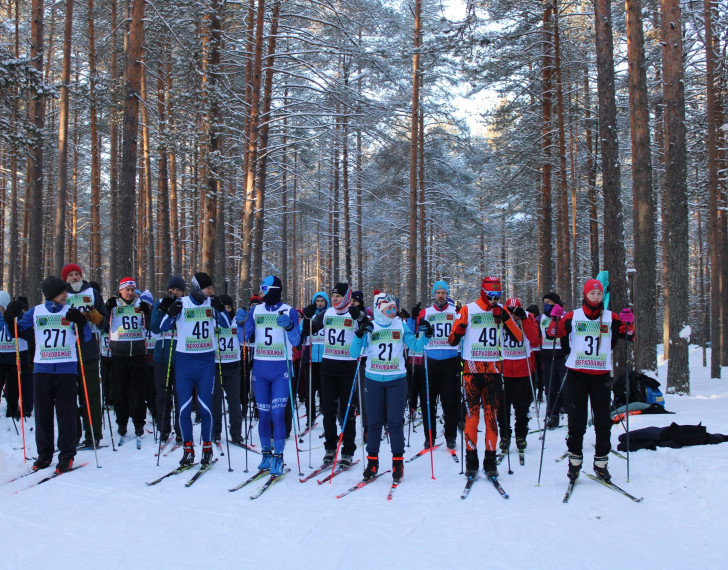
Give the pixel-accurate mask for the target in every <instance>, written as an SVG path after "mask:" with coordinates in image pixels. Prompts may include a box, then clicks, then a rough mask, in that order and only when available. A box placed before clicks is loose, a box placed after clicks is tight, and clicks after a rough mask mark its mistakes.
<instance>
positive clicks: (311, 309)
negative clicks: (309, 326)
mask: <svg viewBox="0 0 728 570" xmlns="http://www.w3.org/2000/svg"><path fill="white" fill-rule="evenodd" d="M315 314H316V304H315V303H311V304H310V305H309V306H308V307H306V308H305V309H303V316H304V317H306V318H307V319H311V318H313V316H314V315H315Z"/></svg>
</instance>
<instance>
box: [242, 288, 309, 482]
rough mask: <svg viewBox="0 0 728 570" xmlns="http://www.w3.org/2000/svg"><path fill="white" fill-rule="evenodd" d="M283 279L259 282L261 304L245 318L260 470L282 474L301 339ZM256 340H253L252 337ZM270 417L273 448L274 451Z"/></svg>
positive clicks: (245, 335) (296, 315) (272, 473)
mask: <svg viewBox="0 0 728 570" xmlns="http://www.w3.org/2000/svg"><path fill="white" fill-rule="evenodd" d="M281 294H282V285H281V280H280V279H279V278H278V277H276V276H274V275H268V276H267V277H266V278H265V279H263V283H261V285H260V298H261V300H262V301H263V302H262V303H261V304H259V305H256V306H255V307H254V308H253V307H251V309H250V312H249V313H248V318H247V320H246V321H245V332H244V337H243V338H244V339H245V341H246V342H254V343H255V361H254V362H253V371H252V377H253V389H254V391H255V402H256V405H257V407H258V417H259V421H258V436H259V437H260V447H261V451H262V453H263V459H262V461H261V462H260V465H258V469H270V473H271V475H281V474H282V473H283V451H284V448H285V445H286V406H287V405H288V400H289V397H290V392H291V386H290V385H289V383H290V382H291V381H292V380H293V379H292V378H290V375H289V370H292V359H293V347H294V346H297V345H298V344H299V343H300V342H301V333H300V330H299V328H298V312H297V311H296V309H294V308H293V307H291V306H290V305H287V304H285V303H283V302H282V301H281ZM253 339H254V340H253ZM271 419H272V420H273V449H272V450H271V429H270V427H271Z"/></svg>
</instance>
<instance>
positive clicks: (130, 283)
mask: <svg viewBox="0 0 728 570" xmlns="http://www.w3.org/2000/svg"><path fill="white" fill-rule="evenodd" d="M127 287H134V289H136V281H134V279H132V278H131V277H124V278H123V279H122V280H121V281H119V291H121V290H123V289H126V288H127Z"/></svg>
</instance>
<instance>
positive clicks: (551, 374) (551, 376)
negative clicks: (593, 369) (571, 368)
mask: <svg viewBox="0 0 728 570" xmlns="http://www.w3.org/2000/svg"><path fill="white" fill-rule="evenodd" d="M556 328H557V331H558V322H557V323H556ZM557 338H558V337H557V336H556V335H554V343H553V345H552V346H551V367H550V370H549V393H548V396H547V399H546V410H547V412H548V409H549V406H548V401H549V400H551V388H552V387H553V383H554V362H556V339H557ZM564 380H566V377H565V376H564ZM561 385H562V386H563V382H562V384H561ZM559 394H561V389H559ZM553 402H554V406H555V405H556V402H558V397H557V398H556V399H555V400H553ZM551 412H553V410H551ZM548 415H549V414H548V413H547V414H546V416H548ZM547 424H548V421H547V420H546V418H544V421H543V433H542V434H541V460H540V461H539V463H538V483H537V484H536V487H540V486H541V469H542V468H543V451H544V448H545V447H546V425H547Z"/></svg>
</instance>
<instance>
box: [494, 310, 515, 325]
mask: <svg viewBox="0 0 728 570" xmlns="http://www.w3.org/2000/svg"><path fill="white" fill-rule="evenodd" d="M493 318H494V319H495V324H497V325H499V324H501V323H505V322H506V321H507V320H508V319H510V318H511V315H510V314H508V311H507V310H506V309H504V308H503V307H501V306H500V305H496V306H495V307H493Z"/></svg>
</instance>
